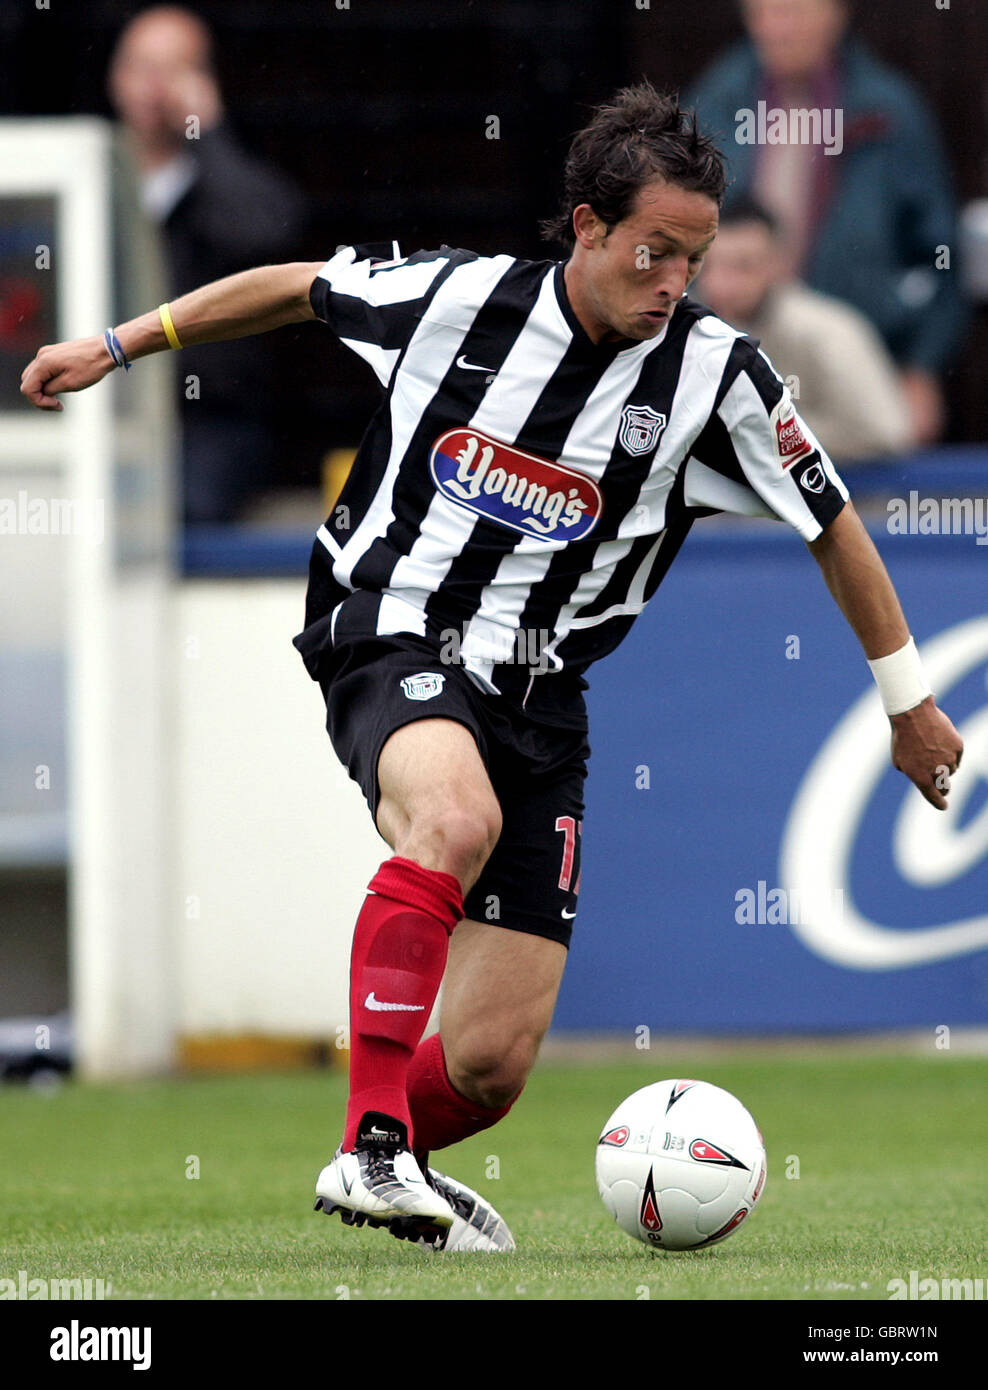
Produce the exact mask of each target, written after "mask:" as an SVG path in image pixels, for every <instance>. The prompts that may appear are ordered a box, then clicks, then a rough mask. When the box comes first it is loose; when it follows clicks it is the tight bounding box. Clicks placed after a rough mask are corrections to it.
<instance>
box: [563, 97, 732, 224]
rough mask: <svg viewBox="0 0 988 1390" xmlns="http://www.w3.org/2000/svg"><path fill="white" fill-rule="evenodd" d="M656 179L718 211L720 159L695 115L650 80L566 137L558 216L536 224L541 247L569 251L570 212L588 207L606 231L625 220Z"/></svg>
mask: <svg viewBox="0 0 988 1390" xmlns="http://www.w3.org/2000/svg"><path fill="white" fill-rule="evenodd" d="M656 177H662V178H664V179H667V180H668V181H669V182H670V183H674V184H676V185H677V187H679V188H685V189H686V190H687V191H688V192H691V193H704V194H706V196H707V197H708V198H712V199H713V200H714V202H715V203H717V205H718V206H720V202H721V200H722V198H723V196H724V184H725V170H724V157H723V155H722V154H721V152H720V150H718V149H717V147H716V145H715V144H714V143H713V141H712V140H710V139H709V138H708V137H707V136H705V135H702V134H701V133H700V131H699V129H698V128H697V123H696V116H695V114H694V113H693V112H692V111H689V110H686V109H685V108H684V107H681V106H680V104H679V98H678V96H676V95H666V94H662V93H660V92H657V91H656V90H655V88H654V87H653V86H652V84H651V82H640V83H638V84H637V85H636V86H634V87H622V89H621V90H620V91H619V92H618V93H617V94H616V95H615V97H614V99H613V101H610V102H607V103H605V104H604V105H602V106H598V107H596V108H595V111H594V116H593V119H592V120H591V122H590V124H589V125H587V126H584V128H583V129H582V130H581V131H579V132H578V133H577V134H576V135H575V136H574V137H573V142H572V144H571V145H570V148H569V154H568V155H567V156H566V166H565V170H564V174H563V199H562V203H561V205H560V209H559V212H558V214H557V215H556V216H555V217H552V218H549V219H547V220H546V221H545V222H543V223H541V228H540V229H541V232H542V235H543V236H544V237H545V238H546V239H547V240H549V241H558V242H562V243H563V244H564V245H566V246H572V245H573V243H574V241H575V240H576V238H575V237H574V235H573V210H574V209H575V208H577V207H579V205H580V204H581V203H589V204H590V206H591V207H592V208H593V210H594V212H595V213H596V214H597V216H598V217H599V218H600V219H601V221H602V222H603V223H604V224H605V225H606V227H607V229H608V231H610V229H611V228H612V227H614V226H616V225H617V223H618V222H621V221H623V220H624V218H625V217H627V216H628V215H629V213H630V212H631V210H632V208H633V207H634V204H635V199H636V198H637V196H638V192H639V189H641V188H642V187H643V186H644V185H645V184H646V183H648V182H649V181H650V180H651V179H654V178H656Z"/></svg>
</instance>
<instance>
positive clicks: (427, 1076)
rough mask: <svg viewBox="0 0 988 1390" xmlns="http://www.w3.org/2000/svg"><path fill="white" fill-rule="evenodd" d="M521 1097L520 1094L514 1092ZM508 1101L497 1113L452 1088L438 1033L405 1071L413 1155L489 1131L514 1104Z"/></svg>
mask: <svg viewBox="0 0 988 1390" xmlns="http://www.w3.org/2000/svg"><path fill="white" fill-rule="evenodd" d="M518 1095H519V1096H520V1095H521V1091H519V1092H518ZM517 1099H518V1096H515V1098H514V1100H509V1101H508V1103H507V1105H502V1106H501V1107H500V1108H499V1109H497V1110H491V1109H490V1108H489V1107H488V1106H486V1105H478V1104H477V1102H476V1101H472V1100H467V1098H466V1096H461V1095H460V1093H459V1091H457V1090H456V1088H455V1087H454V1086H453V1083H452V1082H451V1081H450V1079H449V1073H448V1072H447V1070H446V1056H445V1054H444V1052H443V1044H442V1039H441V1038H440V1036H439V1034H438V1033H433V1035H432V1037H431V1038H426V1040H425V1042H423V1043H420V1044H419V1046H418V1050H417V1051H416V1053H415V1056H414V1057H413V1058H412V1064H411V1066H410V1067H409V1069H408V1109H409V1112H410V1113H411V1117H412V1127H413V1129H414V1132H415V1152H416V1154H427V1153H428V1152H429V1150H430V1149H445V1148H446V1147H447V1146H448V1145H449V1144H458V1143H459V1142H460V1140H461V1139H469V1137H470V1135H471V1134H479V1133H480V1131H481V1130H482V1129H490V1127H491V1125H496V1124H497V1122H498V1120H502V1119H503V1118H504V1116H505V1115H506V1114H507V1113H508V1111H509V1110H510V1109H511V1107H512V1106H513V1105H514V1103H515V1101H516V1100H517Z"/></svg>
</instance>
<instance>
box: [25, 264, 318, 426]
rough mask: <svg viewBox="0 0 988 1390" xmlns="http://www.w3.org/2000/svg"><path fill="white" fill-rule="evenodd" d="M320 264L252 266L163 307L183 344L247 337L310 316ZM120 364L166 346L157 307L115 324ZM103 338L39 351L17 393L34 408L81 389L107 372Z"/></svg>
mask: <svg viewBox="0 0 988 1390" xmlns="http://www.w3.org/2000/svg"><path fill="white" fill-rule="evenodd" d="M323 264H324V263H323V262H322V261H315V262H309V261H291V262H289V263H288V264H286V265H266V266H260V267H259V268H258V269H256V270H244V271H241V272H240V274H239V275H228V276H227V277H226V278H225V279H223V280H214V281H213V282H212V283H211V284H208V285H203V286H202V288H201V289H197V290H192V291H191V293H189V294H184V295H182V296H181V298H179V299H176V300H173V301H172V304H171V317H172V323H173V324H174V327H175V332H176V333H177V334H178V338H179V341H180V342H181V344H182V346H183V347H189V346H191V345H192V344H194V343H216V342H222V341H224V340H225V339H229V338H247V337H249V336H250V335H251V334H254V333H267V332H269V331H270V330H271V329H273V328H282V327H284V325H285V324H289V323H300V322H302V321H304V320H305V319H313V318H315V313H314V312H313V309H312V305H311V303H310V302H309V290H310V289H311V286H312V282H313V280H314V279H315V278H316V276H317V275H318V274H319V272H320V270H322V268H323ZM115 331H116V336H117V339H118V340H119V342H120V346H121V347H122V348H123V351H124V354H125V356H126V357H127V359H128V361H131V362H132V361H134V360H135V358H138V357H147V356H149V354H151V353H152V352H162V351H163V350H165V349H166V348H168V346H169V343H168V339H167V337H166V335H165V330H164V327H163V326H162V323H161V318H160V315H159V314H158V310H157V309H152V310H151V311H150V312H149V313H147V314H142V315H141V316H140V318H136V319H131V320H130V321H129V322H128V323H123V324H120V325H119V327H117V329H116V330H115ZM114 365H115V364H114V362H113V359H112V358H111V357H110V354H109V352H108V351H107V348H106V344H105V343H104V341H103V335H102V334H99V335H97V336H95V337H92V338H76V339H75V340H73V341H72V342H68V343H55V344H53V345H51V346H46V347H43V348H41V349H40V350H39V352H38V355H37V357H35V358H34V360H33V361H32V362H30V363H29V364H28V365H27V367H25V369H24V371H23V373H22V375H21V393H22V395H25V396H27V398H28V400H29V401H30V402H31V403H32V405H36V406H37V407H38V409H39V410H61V409H62V403H61V401H59V400H58V395H59V394H60V393H61V392H62V391H83V390H85V388H86V387H87V386H93V385H94V384H95V383H96V382H97V381H102V379H103V377H105V376H107V375H108V374H109V373H110V372H112V371H113V369H114Z"/></svg>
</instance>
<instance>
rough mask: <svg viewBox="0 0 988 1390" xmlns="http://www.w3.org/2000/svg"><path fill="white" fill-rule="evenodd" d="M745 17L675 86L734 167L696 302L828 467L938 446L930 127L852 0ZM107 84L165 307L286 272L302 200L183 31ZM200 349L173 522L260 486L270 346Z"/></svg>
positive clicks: (947, 279)
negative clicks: (236, 118)
mask: <svg viewBox="0 0 988 1390" xmlns="http://www.w3.org/2000/svg"><path fill="white" fill-rule="evenodd" d="M740 4H741V12H742V18H743V22H744V28H745V31H746V33H745V37H744V38H743V39H742V40H741V41H740V42H738V43H737V44H735V45H733V46H732V47H730V48H729V49H728V50H727V51H726V52H724V53H723V54H722V55H721V56H720V57H719V58H717V59H716V60H715V61H714V62H713V63H712V65H710V66H709V67H708V68H707V69H706V70H705V71H704V72H702V73H701V74H700V75H699V77H698V78H696V80H695V81H694V82H693V83H692V84H691V85H689V86H687V87H686V88H685V89H684V92H683V97H684V100H685V102H686V104H687V105H690V106H694V107H695V108H696V111H697V115H698V119H699V122H700V125H701V127H702V128H703V129H704V130H705V131H707V132H709V133H712V134H714V135H715V136H717V137H719V143H720V145H721V148H722V149H723V151H724V154H725V156H726V158H727V161H728V166H729V189H728V194H727V198H726V200H725V205H724V209H723V216H722V222H721V231H720V234H719V236H718V239H717V241H716V243H715V245H714V247H713V249H712V251H711V252H710V254H709V256H708V259H707V263H706V266H705V268H704V271H703V274H702V277H701V279H700V281H699V282H698V283H697V286H696V289H695V294H696V297H697V298H699V299H701V300H702V301H703V302H705V303H707V304H709V305H710V307H711V308H712V309H714V311H715V312H717V313H718V314H720V315H721V316H722V317H723V318H725V319H726V320H728V322H730V323H732V324H733V325H735V326H736V327H738V328H741V329H743V330H745V331H747V332H750V333H752V334H753V335H754V336H756V337H757V338H759V339H760V341H761V344H762V347H763V350H764V351H765V352H766V353H767V354H768V356H769V357H770V358H771V359H772V361H773V363H774V365H775V366H776V368H777V370H778V371H779V373H780V375H782V376H783V377H784V378H785V379H786V380H787V382H788V383H789V385H790V389H791V390H792V394H793V396H794V397H795V398H796V400H797V404H798V408H799V409H800V411H801V413H802V414H803V415H804V417H805V418H806V420H807V422H808V424H809V425H810V426H811V428H812V429H813V430H814V431H815V432H816V433H817V434H818V435H819V437H820V439H821V441H822V442H823V444H824V445H825V447H827V448H828V450H829V451H830V452H831V453H832V455H833V456H834V457H835V458H836V459H837V460H838V461H839V462H840V463H841V464H842V465H845V464H849V463H855V462H861V461H868V460H873V459H877V458H879V457H881V456H882V455H887V454H889V453H896V452H902V451H904V450H908V449H910V448H916V447H922V446H926V445H931V444H934V443H935V442H936V441H938V440H940V439H941V438H942V437H943V435H944V431H945V428H946V411H945V405H944V395H943V377H944V373H945V370H946V369H947V368H948V366H949V364H950V361H951V358H952V356H953V355H954V354H955V353H956V351H957V349H958V345H959V342H960V340H961V337H962V334H963V331H964V327H965V319H966V309H965V304H964V301H963V297H962V295H961V293H960V290H959V288H958V282H959V277H958V274H957V266H956V247H957V215H956V207H955V200H954V195H953V192H952V189H951V178H950V173H949V169H948V164H947V161H946V158H945V154H944V151H943V148H942V145H941V139H940V135H939V133H938V129H937V122H936V120H935V118H934V116H933V115H932V113H931V111H930V110H929V109H928V108H927V106H926V104H925V103H924V101H923V99H922V98H921V97H920V95H919V93H918V92H917V90H916V88H915V86H914V85H913V84H912V83H911V81H910V80H909V79H908V78H907V77H905V76H904V75H903V74H902V73H900V72H897V71H895V70H893V69H892V68H891V67H889V66H888V65H887V64H886V63H884V62H883V61H881V59H880V58H879V57H878V56H877V55H876V54H875V53H874V52H872V51H871V50H870V49H869V48H868V47H867V46H866V45H865V44H864V43H863V42H862V41H861V40H860V38H858V37H857V36H856V35H855V33H854V31H853V25H852V12H851V9H850V0H740ZM629 80H631V75H630V74H629ZM109 91H110V95H111V100H112V102H113V106H114V108H115V110H116V112H117V114H118V116H119V119H120V121H121V122H122V123H123V125H124V127H125V128H126V132H127V135H128V137H129V141H130V144H131V147H132V150H133V155H134V160H135V164H136V168H137V170H138V173H139V176H140V181H141V190H142V197H143V202H144V207H145V209H146V211H147V213H148V215H149V216H150V217H151V218H153V219H154V220H155V221H156V222H157V223H158V224H159V225H160V227H161V230H162V233H163V237H164V242H165V245H166V248H167V253H168V266H169V276H170V285H169V293H170V295H171V296H172V297H174V296H177V295H179V294H182V293H183V292H185V291H187V290H189V289H191V288H192V287H193V286H195V285H197V284H202V283H204V282H205V281H208V280H210V279H215V278H217V277H219V276H222V275H227V274H231V273H233V272H234V271H237V270H241V269H245V268H247V267H249V266H252V265H256V264H260V263H264V262H270V261H276V260H279V259H294V258H295V257H297V255H298V254H299V253H298V238H299V233H300V229H301V227H302V226H303V225H304V224H305V220H306V208H305V204H304V201H303V198H302V196H301V195H300V193H299V192H298V191H297V190H296V189H295V188H293V187H292V186H291V185H290V184H289V182H288V181H287V180H286V179H285V178H284V177H283V176H282V175H281V174H279V173H278V172H277V171H275V170H273V169H271V168H268V167H266V166H265V165H263V164H262V163H260V162H258V160H256V159H255V158H253V157H252V156H251V155H250V154H249V153H248V152H247V151H246V150H244V149H243V148H242V147H241V145H240V143H239V142H238V140H237V138H236V136H235V135H234V133H233V130H232V128H231V125H230V123H229V122H228V120H227V116H226V111H225V107H224V101H223V96H222V93H221V92H220V89H219V84H218V81H217V78H216V73H215V67H214V62H213V53H212V40H211V37H210V34H209V31H208V30H207V28H206V26H205V24H204V23H203V22H202V20H201V19H200V18H199V17H197V16H196V15H195V14H194V13H192V12H191V11H188V10H185V9H181V8H178V7H174V6H155V7H154V8H152V9H150V10H147V11H144V12H142V13H141V14H140V15H138V16H137V17H136V18H135V19H134V20H132V21H131V22H130V23H129V24H128V25H127V26H126V28H125V29H124V30H123V32H122V33H121V35H120V38H119V41H118V43H117V46H116V49H115V52H114V55H113V59H112V63H111V67H110V73H109ZM796 110H798V111H803V112H807V113H811V115H812V113H817V114H820V113H829V114H830V116H831V117H833V113H835V112H836V113H839V117H840V121H839V126H838V127H837V128H834V126H833V124H831V127H830V134H831V137H832V138H831V139H830V141H829V143H828V142H827V141H825V140H824V139H822V138H818V139H800V140H793V139H787V140H784V141H783V140H781V139H779V140H773V138H772V136H771V135H768V136H767V138H766V136H765V131H766V130H771V129H772V128H773V124H772V123H773V121H774V120H775V121H777V120H778V114H779V113H782V114H788V113H790V112H792V111H796ZM741 113H750V120H751V121H754V122H755V124H756V126H757V125H758V122H761V126H760V129H761V130H762V138H760V139H756V140H754V141H749V140H747V139H745V138H743V135H742V130H741V125H740V119H741ZM190 117H194V121H193V122H192V123H190ZM746 119H748V118H746ZM821 120H822V117H821ZM806 128H807V129H810V128H814V127H811V126H807V127H806ZM827 128H828V127H827V126H826V123H825V121H823V123H822V124H818V125H817V126H816V127H815V129H816V130H817V131H818V132H819V131H820V130H824V129H827ZM838 137H839V143H838ZM245 208H249V210H250V211H249V215H245V214H244V209H245ZM331 249H332V248H327V254H329V252H330V251H331ZM945 251H946V252H947V255H946V257H945V256H944V252H945ZM951 254H953V256H954V258H955V259H954V260H953V261H952V260H951ZM212 350H213V349H209V348H202V349H189V350H187V352H186V354H185V358H184V360H183V371H182V374H181V376H182V381H183V383H184V381H185V380H186V379H187V377H188V375H189V374H190V373H191V374H196V375H197V376H201V378H202V380H203V382H204V383H205V385H204V388H203V390H202V392H201V393H200V395H199V397H198V399H192V400H189V399H187V392H186V391H185V390H180V392H179V406H180V411H181V421H182V430H183V450H184V513H185V519H186V522H189V523H196V522H218V521H226V520H230V519H234V518H236V517H237V516H239V515H240V514H241V512H242V510H243V508H244V506H245V505H246V504H247V503H248V502H249V501H250V499H251V498H252V497H253V496H255V495H256V493H257V492H258V491H259V490H263V489H264V488H265V487H267V486H272V485H273V483H272V478H273V473H274V470H273V469H272V466H271V464H272V459H273V457H274V455H275V454H276V451H277V440H276V438H275V436H274V433H273V431H272V425H271V420H272V413H271V412H272V401H271V391H272V389H273V388H272V383H273V382H274V381H276V380H277V372H275V371H274V370H272V368H271V364H270V361H269V359H268V356H267V354H268V352H269V351H270V348H269V347H267V346H265V344H264V342H263V340H252V341H250V342H249V343H240V344H236V343H229V344H224V345H223V347H222V349H221V351H222V354H223V356H222V372H215V371H202V366H203V362H201V361H200V358H203V361H208V359H206V358H204V356H203V355H204V354H207V353H209V352H210V351H212ZM214 360H216V359H214ZM331 443H332V441H329V440H328V441H327V447H328V446H329V445H330V444H331Z"/></svg>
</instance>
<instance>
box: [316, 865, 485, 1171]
mask: <svg viewBox="0 0 988 1390" xmlns="http://www.w3.org/2000/svg"><path fill="white" fill-rule="evenodd" d="M462 916H463V892H462V889H461V888H460V884H459V880H458V879H456V878H455V877H454V876H453V875H452V874H445V873H441V872H440V871H439V870H437V869H423V868H422V866H421V864H416V863H415V861H414V860H412V859H404V858H402V857H401V856H400V855H395V856H394V858H392V859H388V860H386V861H385V863H383V864H382V865H381V867H380V869H379V870H378V871H377V873H376V874H375V875H374V877H373V878H372V879H371V882H370V893H369V896H368V898H367V900H366V901H365V903H364V905H363V908H362V909H361V912H360V916H359V917H358V919H357V927H356V930H355V932H354V937H353V950H352V953H351V957H350V1099H349V1102H348V1103H347V1119H346V1133H345V1135H344V1138H343V1148H344V1150H345V1151H349V1150H351V1149H352V1148H353V1146H354V1144H355V1143H356V1140H357V1130H358V1126H359V1124H360V1120H361V1118H362V1117H363V1116H364V1114H365V1113H366V1112H367V1111H368V1110H371V1111H374V1112H376V1113H379V1114H382V1115H389V1116H392V1117H393V1118H394V1119H396V1120H399V1121H401V1123H402V1124H404V1125H405V1126H406V1128H407V1129H408V1136H409V1143H411V1139H412V1124H411V1116H410V1115H409V1111H408V1101H407V1099H406V1095H405V1082H406V1077H407V1074H408V1065H409V1063H410V1062H411V1060H412V1056H413V1054H414V1052H415V1048H416V1046H417V1044H418V1042H419V1039H420V1038H421V1037H422V1034H423V1032H424V1031H425V1027H426V1024H427V1023H428V1021H429V1014H430V1012H431V1010H432V1006H433V1004H434V1003H435V1001H436V995H437V993H438V992H439V985H440V983H441V981H442V978H443V971H444V970H445V969H446V957H447V954H448V951H449V937H450V933H451V932H452V930H453V928H454V927H455V926H456V924H457V922H459V921H460V919H461V918H462ZM396 1005H400V1006H401V1007H395V1006H396Z"/></svg>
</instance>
